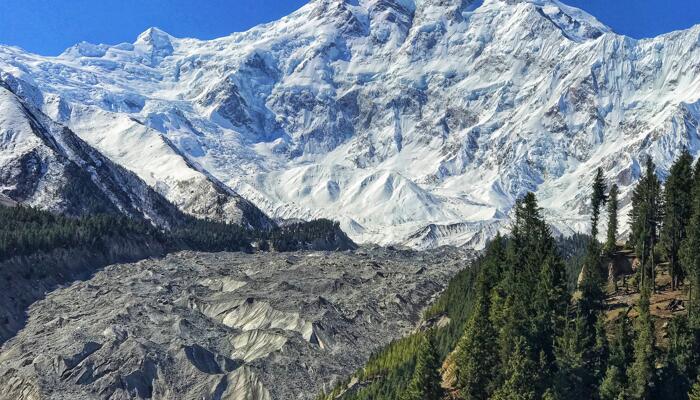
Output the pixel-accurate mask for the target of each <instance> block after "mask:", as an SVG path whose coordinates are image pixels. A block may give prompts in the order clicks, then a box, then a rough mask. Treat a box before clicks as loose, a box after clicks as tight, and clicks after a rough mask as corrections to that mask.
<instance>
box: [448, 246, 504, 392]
mask: <svg viewBox="0 0 700 400" xmlns="http://www.w3.org/2000/svg"><path fill="white" fill-rule="evenodd" d="M491 247H493V246H491ZM486 271H489V269H487V268H483V269H482V270H481V274H480V277H479V281H478V282H477V287H478V289H477V291H478V299H477V301H476V305H475V307H474V310H473V312H472V314H471V317H470V318H469V322H468V323H467V327H466V329H465V330H464V334H463V335H462V337H461V338H460V340H459V342H458V343H457V346H456V349H455V352H454V361H455V374H456V387H457V389H458V390H459V394H460V398H462V399H465V400H480V399H488V398H489V397H490V395H491V393H492V392H493V389H494V377H496V376H497V374H498V366H499V360H498V353H497V343H496V340H495V339H496V333H497V332H496V331H495V329H494V327H493V324H492V323H491V321H490V320H489V317H490V311H489V309H490V304H491V299H490V284H491V285H493V283H491V282H493V281H489V280H488V278H486V275H487V273H486Z"/></svg>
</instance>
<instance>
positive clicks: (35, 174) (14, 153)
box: [0, 81, 273, 228]
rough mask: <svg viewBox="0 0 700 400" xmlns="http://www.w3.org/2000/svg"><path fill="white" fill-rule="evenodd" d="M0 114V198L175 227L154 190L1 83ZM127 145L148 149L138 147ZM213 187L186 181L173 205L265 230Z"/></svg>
mask: <svg viewBox="0 0 700 400" xmlns="http://www.w3.org/2000/svg"><path fill="white" fill-rule="evenodd" d="M0 114H1V115H2V118H0V132H1V133H2V141H1V144H0V146H1V147H0V149H1V150H2V152H1V153H0V156H1V158H0V160H2V163H1V165H0V184H1V185H2V186H1V190H2V192H4V195H5V196H8V197H9V198H11V199H13V200H15V201H18V202H21V203H24V204H28V205H32V206H38V207H42V208H46V209H49V210H52V211H55V212H60V213H64V214H68V215H73V216H78V215H84V214H90V213H121V214H124V215H127V216H129V217H133V218H138V219H147V220H150V221H152V222H153V223H154V224H155V225H157V226H160V227H170V226H171V225H173V224H174V223H177V222H178V221H180V220H182V218H181V214H180V211H179V210H178V209H177V208H176V207H174V206H173V205H172V204H170V202H169V201H168V200H166V199H165V198H164V197H163V196H161V194H159V193H158V192H157V191H156V190H157V189H158V187H155V188H152V187H151V186H149V185H147V184H146V183H145V182H144V181H142V180H141V179H140V178H139V177H137V176H136V175H135V174H133V173H132V172H130V171H128V170H126V169H124V168H123V167H122V166H119V165H117V164H115V163H114V162H112V161H111V160H110V159H109V158H106V157H105V156H103V155H102V154H101V153H99V152H98V151H96V150H95V149H94V148H92V147H90V146H89V145H88V144H87V143H85V142H84V141H83V140H82V139H81V138H79V137H78V136H76V135H75V134H74V133H73V132H72V131H71V130H70V129H68V128H66V127H64V126H62V125H60V124H57V123H55V122H54V121H53V120H51V119H50V118H49V117H47V116H46V115H45V114H43V113H42V112H41V111H39V110H37V109H35V108H34V106H33V105H31V104H29V103H27V102H26V101H23V99H21V98H19V97H18V96H16V94H15V93H14V92H13V91H12V88H11V87H10V86H9V85H7V84H6V83H5V82H3V81H0ZM133 145H134V146H143V145H146V146H147V149H148V147H153V145H152V143H151V145H150V146H149V143H148V142H144V140H140V141H139V142H137V143H133ZM144 159H145V160H147V161H148V162H153V161H154V160H152V159H148V158H147V157H144ZM157 161H158V162H160V163H162V162H163V161H164V160H163V159H162V158H161V159H158V160H157ZM180 161H182V160H181V159H180ZM124 164H126V166H130V165H129V163H124ZM163 167H172V165H167V164H166V165H164V166H163ZM213 182H214V181H213V180H208V181H206V182H205V180H203V179H199V180H197V179H196V178H194V177H193V178H191V179H190V181H189V184H187V185H183V186H184V188H182V190H187V191H190V192H192V193H197V195H195V196H191V197H190V202H189V203H187V204H184V205H183V204H178V205H179V206H180V207H181V208H182V209H184V210H185V211H187V212H190V213H191V214H194V215H198V216H203V217H209V216H216V215H226V218H228V219H227V221H230V222H235V223H241V222H242V223H244V224H247V225H249V226H253V227H258V228H259V227H262V228H269V227H271V226H272V224H273V223H272V222H271V221H270V220H269V219H268V218H267V217H266V216H265V215H264V214H263V213H261V212H260V211H259V210H258V209H257V208H256V207H255V206H253V205H251V204H249V203H248V202H246V201H245V200H243V199H241V198H240V196H237V195H235V194H234V193H233V192H232V191H226V190H225V189H224V188H223V185H220V186H216V184H214V183H213ZM154 189H156V190H154ZM207 196H208V197H209V198H208V199H207V200H206V201H209V202H212V201H213V202H214V203H213V204H206V203H201V202H199V203H198V202H197V200H198V199H199V198H205V197H207ZM197 207H199V208H197Z"/></svg>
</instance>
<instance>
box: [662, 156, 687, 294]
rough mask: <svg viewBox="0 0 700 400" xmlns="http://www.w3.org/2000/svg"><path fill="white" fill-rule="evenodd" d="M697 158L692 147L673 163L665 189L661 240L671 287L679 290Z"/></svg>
mask: <svg viewBox="0 0 700 400" xmlns="http://www.w3.org/2000/svg"><path fill="white" fill-rule="evenodd" d="M692 164H693V158H692V156H691V155H690V153H689V152H688V150H683V152H682V153H681V155H680V156H679V157H678V159H676V161H675V162H674V163H673V165H672V166H671V170H670V173H669V176H668V179H666V186H665V187H664V192H663V199H664V201H663V204H664V212H663V224H662V229H661V236H660V243H661V244H662V245H663V249H664V252H665V253H666V257H667V258H668V262H669V272H670V275H671V289H672V290H675V289H676V288H677V287H678V286H679V284H680V283H681V282H682V281H683V278H684V276H683V275H684V273H683V269H682V268H681V262H680V258H679V252H680V247H681V243H682V241H683V240H684V239H685V237H686V224H687V223H688V220H689V219H690V216H691V213H692V187H693V165H692Z"/></svg>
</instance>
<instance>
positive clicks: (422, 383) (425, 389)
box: [402, 332, 444, 400]
mask: <svg viewBox="0 0 700 400" xmlns="http://www.w3.org/2000/svg"><path fill="white" fill-rule="evenodd" d="M440 383H441V377H440V357H439V356H438V353H437V348H436V347H435V342H434V338H433V336H432V332H428V333H427V334H425V335H424V336H423V338H422V340H421V344H420V349H419V351H418V356H417V359H416V366H415V369H414V371H413V378H412V379H411V382H410V384H409V385H408V388H407V389H406V392H405V393H404V395H403V396H402V400H440V399H442V397H443V394H444V393H443V390H442V386H441V385H440Z"/></svg>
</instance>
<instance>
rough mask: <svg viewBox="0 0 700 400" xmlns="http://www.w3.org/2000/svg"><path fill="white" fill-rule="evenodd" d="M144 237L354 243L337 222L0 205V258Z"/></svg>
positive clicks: (246, 247)
mask: <svg viewBox="0 0 700 400" xmlns="http://www.w3.org/2000/svg"><path fill="white" fill-rule="evenodd" d="M120 238H121V239H131V240H146V239H147V240H149V241H151V242H154V243H160V244H161V245H162V246H163V247H164V248H165V249H166V250H167V251H175V250H183V249H190V250H198V251H252V250H253V244H257V245H258V247H259V248H261V249H262V250H269V249H273V250H276V251H294V250H300V249H312V248H314V246H316V244H317V243H334V244H335V245H336V247H337V248H338V249H341V250H342V249H346V248H353V247H354V246H355V244H354V243H353V242H352V240H350V239H349V238H348V237H347V236H346V235H345V234H344V233H343V232H342V230H341V229H340V227H339V225H338V223H337V222H333V221H329V220H323V219H321V220H314V221H309V222H299V223H294V224H290V225H287V226H283V227H275V228H274V229H272V230H270V231H255V230H252V229H247V228H244V227H242V226H240V225H237V224H229V223H223V222H216V221H211V220H203V219H197V218H194V217H191V216H186V215H182V216H181V218H180V220H179V221H178V223H177V224H175V225H174V226H172V227H170V228H169V229H158V228H156V227H154V226H153V225H152V224H151V223H149V222H148V221H145V220H137V219H132V218H128V217H125V216H121V215H118V214H92V215H87V216H83V217H79V218H71V217H67V216H63V215H57V214H53V213H50V212H47V211H44V210H40V209H36V208H33V207H26V206H17V207H3V206H0V261H2V260H7V259H9V258H12V257H17V256H30V255H33V254H36V253H50V252H51V251H53V250H57V249H76V248H80V249H85V248H87V249H91V250H94V251H103V252H104V251H108V249H109V246H110V243H112V242H113V241H114V240H115V239H120Z"/></svg>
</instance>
